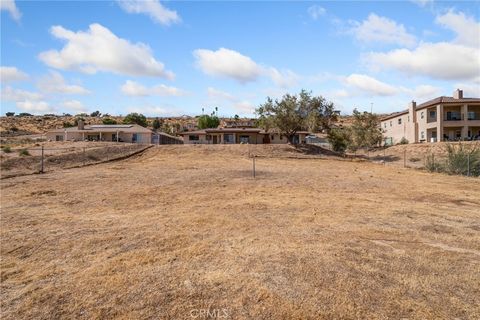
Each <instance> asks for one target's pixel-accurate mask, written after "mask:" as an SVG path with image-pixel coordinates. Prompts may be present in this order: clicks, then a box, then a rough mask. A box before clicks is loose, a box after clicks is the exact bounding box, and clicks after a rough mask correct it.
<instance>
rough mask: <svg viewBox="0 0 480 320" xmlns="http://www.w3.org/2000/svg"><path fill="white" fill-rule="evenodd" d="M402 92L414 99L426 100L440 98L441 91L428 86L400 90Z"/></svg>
mask: <svg viewBox="0 0 480 320" xmlns="http://www.w3.org/2000/svg"><path fill="white" fill-rule="evenodd" d="M402 89H403V91H404V92H405V93H406V94H408V95H409V96H411V97H412V98H414V99H418V100H428V99H433V98H435V97H438V96H440V94H441V92H442V90H441V89H440V88H439V87H435V86H432V85H429V84H422V85H419V86H416V87H415V88H414V89H408V88H402Z"/></svg>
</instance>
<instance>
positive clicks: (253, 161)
mask: <svg viewBox="0 0 480 320" xmlns="http://www.w3.org/2000/svg"><path fill="white" fill-rule="evenodd" d="M253 178H255V156H253Z"/></svg>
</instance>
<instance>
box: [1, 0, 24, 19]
mask: <svg viewBox="0 0 480 320" xmlns="http://www.w3.org/2000/svg"><path fill="white" fill-rule="evenodd" d="M1 10H5V11H8V12H9V13H10V16H11V17H12V19H13V20H15V21H17V22H18V21H20V18H21V17H22V13H21V12H20V10H18V8H17V6H16V4H15V1H14V0H1V1H0V11H1Z"/></svg>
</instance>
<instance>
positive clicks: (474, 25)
mask: <svg viewBox="0 0 480 320" xmlns="http://www.w3.org/2000/svg"><path fill="white" fill-rule="evenodd" d="M435 22H436V23H438V24H440V25H441V26H443V27H445V28H447V29H450V30H452V31H454V32H455V33H456V34H457V38H456V39H455V40H454V42H455V43H457V44H462V45H465V46H470V47H473V48H479V47H480V23H479V22H477V21H475V19H474V18H473V17H469V16H467V15H465V14H464V13H463V12H455V11H453V10H449V11H448V12H447V13H445V14H443V15H439V16H437V18H436V20H435Z"/></svg>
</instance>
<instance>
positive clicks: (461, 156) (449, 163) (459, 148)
mask: <svg viewBox="0 0 480 320" xmlns="http://www.w3.org/2000/svg"><path fill="white" fill-rule="evenodd" d="M445 151H446V154H447V156H446V159H444V160H443V161H439V159H435V155H434V154H433V153H432V154H428V155H427V157H426V159H425V160H426V161H425V168H426V169H427V170H428V171H431V172H444V173H448V174H455V175H470V176H475V177H478V176H480V145H478V144H475V145H468V144H464V143H459V144H447V145H445Z"/></svg>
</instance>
